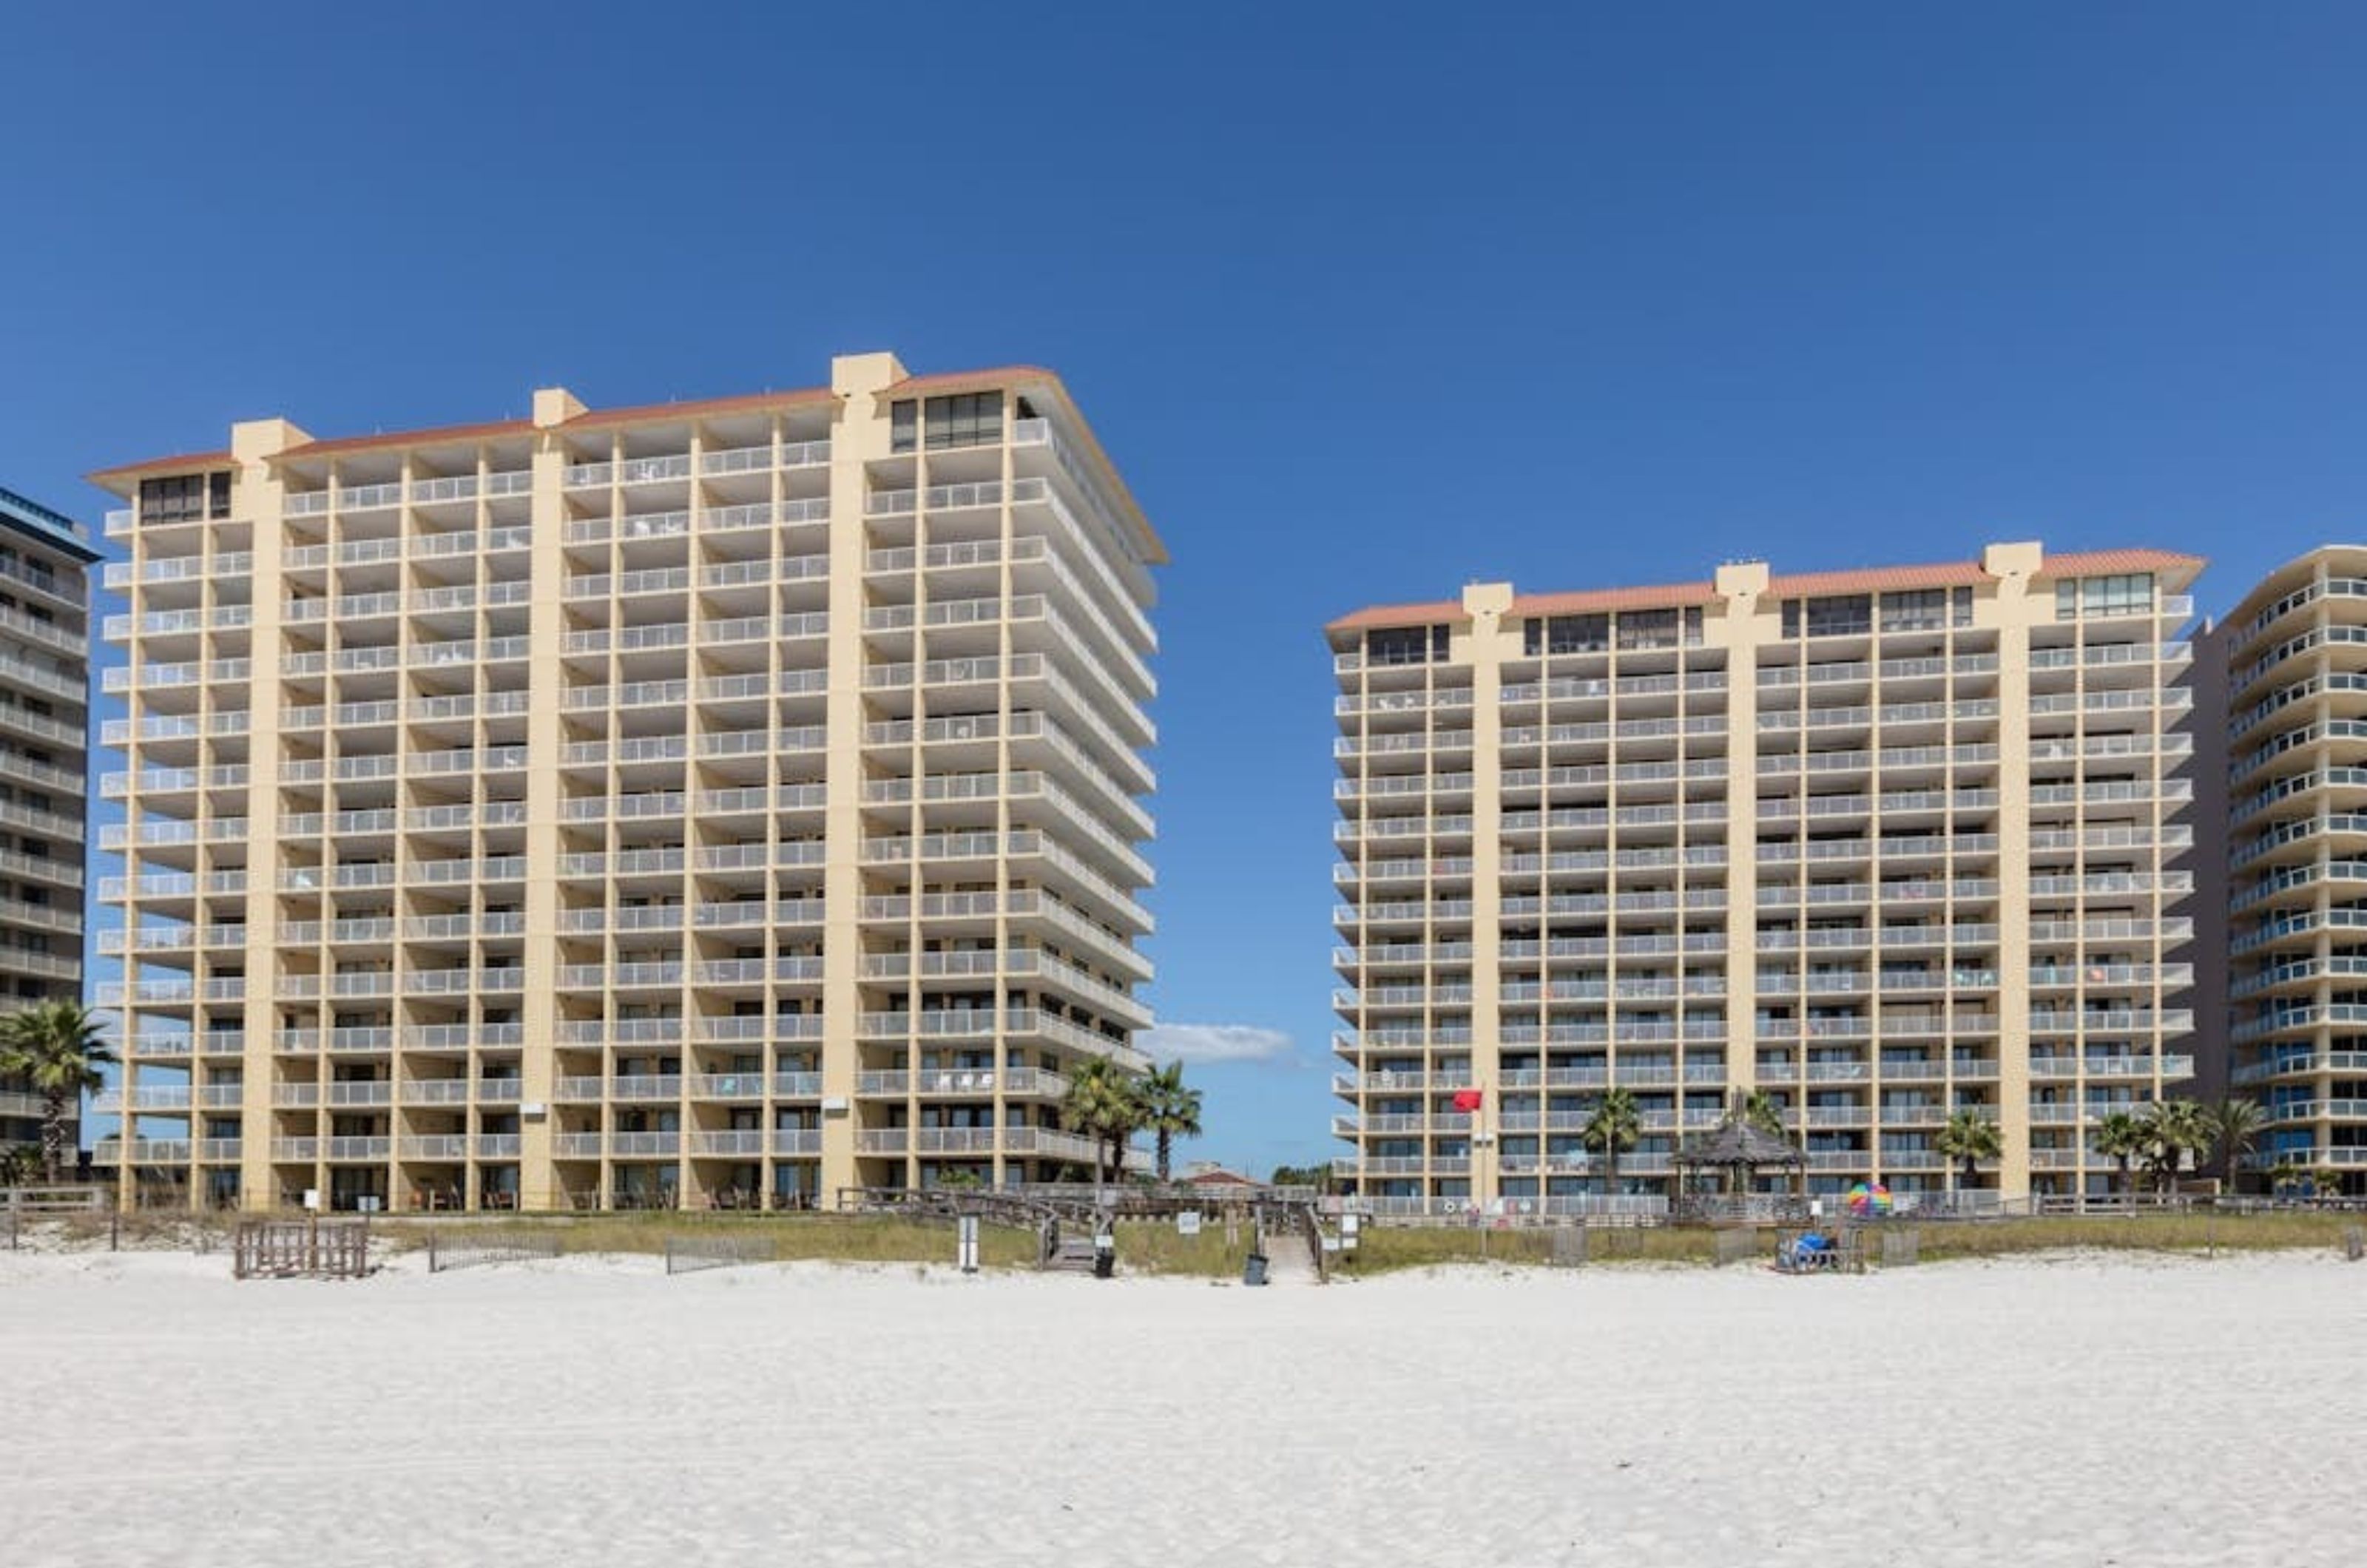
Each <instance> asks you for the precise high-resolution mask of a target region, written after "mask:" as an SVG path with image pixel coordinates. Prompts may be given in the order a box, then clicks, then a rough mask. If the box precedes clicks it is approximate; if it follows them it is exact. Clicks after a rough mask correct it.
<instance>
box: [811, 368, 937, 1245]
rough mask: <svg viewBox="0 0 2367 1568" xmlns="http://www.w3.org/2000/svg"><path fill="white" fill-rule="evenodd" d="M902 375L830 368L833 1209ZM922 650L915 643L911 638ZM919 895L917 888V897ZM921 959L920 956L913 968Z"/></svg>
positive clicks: (828, 959) (838, 1182) (857, 992)
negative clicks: (884, 525)
mask: <svg viewBox="0 0 2367 1568" xmlns="http://www.w3.org/2000/svg"><path fill="white" fill-rule="evenodd" d="M903 378H904V367H903V366H901V365H900V364H899V363H898V362H897V360H896V356H895V355H892V354H861V355H840V356H839V357H838V358H836V359H833V360H832V361H831V367H830V384H831V390H832V391H833V392H835V393H837V394H838V398H839V407H838V412H837V417H836V419H835V421H834V422H833V423H832V427H831V437H830V440H831V446H830V637H829V649H830V651H829V659H830V674H829V684H828V685H827V686H826V687H825V688H824V695H823V702H824V710H823V711H824V718H823V723H824V725H825V726H826V727H827V728H828V730H829V763H828V771H827V773H826V775H825V778H824V781H823V784H822V822H823V829H822V833H823V839H824V843H823V863H822V948H821V953H822V959H821V998H822V1001H821V1011H822V1039H821V1096H822V1113H821V1187H820V1189H819V1190H818V1192H817V1194H816V1197H817V1199H818V1200H819V1201H821V1203H823V1204H825V1205H829V1204H832V1203H834V1202H835V1201H836V1199H837V1194H838V1190H839V1189H840V1188H843V1187H852V1186H854V1185H855V1070H856V1066H857V1058H858V1055H859V1052H858V1050H857V1047H856V1041H857V1039H858V1031H859V1027H860V1023H861V1018H862V988H861V981H862V976H863V721H864V709H863V610H864V592H863V566H864V554H865V551H864V537H865V529H864V523H863V506H864V502H865V499H866V494H867V492H868V489H869V482H868V479H867V477H866V468H865V465H866V463H869V462H871V461H872V460H874V459H876V458H881V457H887V456H888V455H889V451H888V442H889V418H888V410H889V402H890V400H889V399H888V398H886V397H884V396H882V395H881V394H883V393H884V392H885V391H886V390H887V389H889V387H892V386H894V385H895V384H896V383H897V382H899V381H900V380H902V379H903ZM915 641H916V645H917V642H918V639H917V638H916V639H915ZM913 897H914V898H915V899H916V900H917V899H918V897H920V894H919V890H918V888H917V887H916V888H915V889H914V891H913ZM919 962H920V960H919V955H918V954H915V955H914V957H913V963H914V964H918V963H919Z"/></svg>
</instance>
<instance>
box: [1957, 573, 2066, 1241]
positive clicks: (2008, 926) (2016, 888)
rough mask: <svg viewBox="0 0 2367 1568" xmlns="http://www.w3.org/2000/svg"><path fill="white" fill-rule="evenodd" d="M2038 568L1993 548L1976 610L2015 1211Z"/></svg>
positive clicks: (2003, 1192)
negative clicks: (1993, 793)
mask: <svg viewBox="0 0 2367 1568" xmlns="http://www.w3.org/2000/svg"><path fill="white" fill-rule="evenodd" d="M2040 566H2041V556H2040V552H2039V547H2038V546H2036V545H2034V544H2012V545H1991V546H1989V547H1988V548H1987V549H1986V550H1984V551H1983V552H1982V555H1981V567H1982V570H1985V571H1986V572H1988V574H1989V576H1991V577H1993V578H1995V579H1996V580H1997V588H1996V592H1995V596H1994V597H1984V598H1976V600H1975V602H1974V615H1975V623H1974V624H1975V625H1976V626H1977V625H1978V624H1980V623H1979V616H1980V615H1981V613H1982V611H1984V610H1987V611H1988V612H1989V613H1990V615H1992V616H1994V623H1993V624H1994V625H1995V626H1997V634H1998V944H1997V962H1998V1131H1999V1134H2000V1135H2001V1136H2002V1139H2003V1142H2004V1150H2003V1153H2002V1154H2001V1156H2000V1157H1999V1160H1998V1190H1999V1196H2000V1197H2001V1198H2002V1199H2004V1200H2005V1201H2008V1202H2013V1201H2019V1200H2022V1199H2026V1198H2028V1197H2029V1196H2030V923H2031V912H2030V627H2031V624H2032V623H2033V621H2035V620H2039V619H2043V618H2051V617H2052V616H2053V615H2054V613H2055V609H2054V604H2053V601H2052V599H2051V597H2049V595H2050V594H2051V592H2052V590H2051V589H2050V590H2047V591H2046V592H2035V591H2034V590H2033V583H2032V581H2031V580H2032V578H2033V576H2034V575H2035V574H2036V573H2037V572H2038V570H2040ZM2082 772H2084V770H2082ZM1950 907H1951V908H1952V909H1953V908H1954V904H1953V901H1952V902H1951V906H1950ZM2077 908H2078V910H2079V912H2080V913H2079V918H2084V916H2085V909H2086V906H2085V904H2084V903H2082V904H2080V905H2078V906H2077Z"/></svg>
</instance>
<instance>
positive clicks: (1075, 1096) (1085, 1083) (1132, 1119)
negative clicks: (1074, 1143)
mask: <svg viewBox="0 0 2367 1568" xmlns="http://www.w3.org/2000/svg"><path fill="white" fill-rule="evenodd" d="M1060 1115H1061V1118H1062V1119H1063V1120H1064V1121H1066V1122H1068V1123H1069V1125H1070V1126H1071V1127H1074V1128H1075V1129H1077V1130H1078V1131H1079V1132H1081V1133H1083V1134H1085V1135H1086V1136H1088V1137H1090V1138H1092V1139H1093V1141H1094V1142H1095V1143H1096V1144H1097V1145H1100V1147H1099V1149H1098V1150H1097V1151H1096V1152H1097V1153H1098V1154H1099V1155H1100V1156H1101V1157H1100V1158H1098V1159H1096V1160H1095V1161H1094V1164H1093V1179H1094V1180H1095V1181H1097V1182H1098V1181H1103V1180H1109V1181H1116V1180H1119V1179H1122V1178H1123V1177H1124V1175H1125V1172H1126V1141H1127V1139H1128V1138H1130V1137H1132V1136H1133V1135H1134V1130H1135V1129H1136V1128H1137V1127H1139V1126H1140V1125H1142V1117H1143V1106H1142V1095H1141V1092H1140V1090H1139V1089H1138V1086H1137V1084H1136V1082H1135V1079H1134V1077H1133V1075H1131V1074H1129V1073H1128V1072H1127V1070H1126V1069H1125V1068H1124V1067H1121V1066H1118V1065H1117V1064H1116V1062H1113V1061H1111V1060H1110V1059H1109V1058H1108V1057H1107V1056H1088V1057H1086V1058H1085V1059H1084V1060H1083V1061H1082V1062H1080V1063H1078V1064H1077V1066H1076V1067H1075V1068H1074V1070H1072V1071H1071V1072H1070V1074H1069V1094H1068V1098H1067V1099H1066V1100H1062V1101H1061V1102H1060Z"/></svg>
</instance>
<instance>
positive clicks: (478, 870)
mask: <svg viewBox="0 0 2367 1568" xmlns="http://www.w3.org/2000/svg"><path fill="white" fill-rule="evenodd" d="M99 478H100V480H101V482H103V483H105V484H106V485H108V487H109V488H111V489H113V490H114V491H117V492H118V493H119V494H120V495H122V496H123V497H125V498H126V499H127V500H129V501H130V502H131V505H130V509H129V510H128V511H125V512H122V513H116V514H114V515H112V516H111V517H110V518H109V519H108V533H109V534H110V536H114V537H117V538H119V539H120V540H121V541H123V543H124V544H125V545H126V547H128V548H129V550H130V561H129V562H128V563H126V564H124V565H122V566H121V567H119V568H118V569H117V571H116V576H117V577H118V579H119V581H120V583H121V585H122V587H123V589H124V591H125V592H127V593H128V594H129V596H130V613H129V614H127V615H121V616H118V617H115V618H113V619H112V620H111V621H110V622H109V623H108V636H109V637H111V638H113V639H114V640H116V641H118V642H119V643H120V644H122V645H123V646H124V647H125V649H127V650H128V653H129V660H128V662H129V670H128V671H125V672H124V673H125V677H126V678H125V680H124V682H123V688H122V689H123V694H124V698H125V701H126V703H127V705H128V706H129V710H130V711H129V716H127V717H126V718H124V719H123V720H122V721H120V722H119V724H116V725H114V726H111V727H110V728H109V732H108V736H107V739H108V742H109V743H110V744H114V745H117V746H120V747H121V748H123V750H125V752H126V754H127V755H128V758H129V762H130V765H129V768H128V770H127V771H126V772H123V773H117V774H113V775H110V776H109V777H108V780H107V784H106V787H107V793H108V795H109V796H111V797H113V798H115V799H119V800H120V801H121V802H122V803H123V807H124V814H125V821H124V824H123V826H122V827H121V829H119V830H117V831H116V832H115V833H114V834H113V835H112V840H113V843H114V845H115V847H119V848H120V849H121V850H122V852H123V853H124V855H125V858H126V864H125V868H124V874H123V875H121V876H119V877H115V878H111V879H109V880H108V882H107V884H106V886H105V889H104V896H105V900H106V902H107V903H108V905H109V906H111V907H112V908H115V909H117V910H118V911H119V913H120V927H121V929H120V930H119V931H116V932H113V933H111V934H110V936H109V939H108V940H109V942H110V944H111V950H112V951H115V952H118V953H120V954H121V955H122V958H123V964H124V977H123V980H122V982H121V985H120V987H119V995H117V996H115V997H111V998H106V999H110V1000H117V1001H119V1003H120V1005H122V1006H123V1007H124V1008H125V1010H127V1013H128V1015H129V1019H130V1028H129V1037H130V1052H129V1054H130V1063H129V1066H128V1070H127V1072H126V1075H125V1077H126V1082H125V1085H124V1088H123V1089H122V1091H121V1097H120V1099H119V1101H118V1102H117V1103H118V1104H119V1106H121V1107H122V1108H124V1110H125V1113H126V1114H127V1116H128V1117H129V1118H130V1122H128V1123H127V1128H128V1130H127V1133H126V1135H125V1136H123V1137H122V1138H120V1139H119V1140H114V1141H111V1142H109V1143H108V1144H106V1145H102V1147H101V1151H100V1152H101V1156H102V1158H103V1159H107V1160H110V1161H112V1162H113V1163H114V1165H115V1166H116V1167H117V1168H118V1169H119V1171H120V1174H121V1179H122V1181H123V1184H124V1191H125V1194H126V1196H127V1197H129V1196H132V1195H134V1194H135V1193H136V1192H145V1191H151V1190H155V1191H162V1192H163V1193H164V1194H165V1195H167V1196H168V1197H178V1196H179V1195H180V1193H181V1191H182V1190H184V1189H185V1190H186V1191H187V1195H188V1196H189V1197H190V1198H191V1200H192V1201H214V1202H231V1201H236V1202H240V1203H243V1204H245V1205H248V1206H264V1205H270V1204H274V1203H284V1202H289V1201H300V1198H301V1195H302V1194H303V1193H304V1192H306V1191H316V1192H318V1193H320V1194H321V1195H322V1199H323V1202H324V1203H326V1204H328V1205H330V1206H333V1207H338V1208H350V1207H356V1206H361V1205H363V1204H364V1203H365V1202H366V1201H369V1200H376V1201H379V1202H382V1203H384V1204H386V1205H387V1206H389V1207H392V1208H403V1207H410V1206H415V1205H424V1204H430V1203H433V1204H445V1203H459V1204H464V1205H467V1206H470V1207H480V1206H509V1205H513V1204H515V1205H521V1206H524V1207H527V1208H532V1209H541V1208H555V1207H564V1206H568V1205H575V1206H589V1205H594V1204H601V1203H606V1204H610V1205H628V1204H674V1203H677V1202H679V1203H684V1204H700V1205H704V1204H708V1203H727V1204H728V1203H750V1202H758V1201H768V1202H774V1203H780V1202H785V1201H832V1200H833V1199H834V1198H835V1197H836V1195H837V1194H838V1192H839V1191H840V1190H843V1189H846V1188H850V1187H865V1186H903V1185H908V1184H920V1183H925V1182H930V1181H934V1180H938V1179H945V1178H946V1177H949V1176H952V1175H954V1174H955V1173H957V1172H959V1173H963V1174H966V1175H968V1176H970V1177H974V1178H975V1179H978V1180H980V1181H981V1182H987V1183H993V1184H1002V1183H1009V1182H1016V1181H1021V1180H1031V1179H1045V1178H1050V1177H1052V1176H1055V1175H1056V1174H1059V1172H1060V1171H1062V1170H1063V1168H1071V1167H1074V1168H1082V1167H1083V1166H1084V1165H1085V1163H1086V1162H1088V1161H1089V1160H1090V1159H1091V1158H1092V1156H1093V1149H1092V1145H1091V1144H1090V1142H1089V1141H1088V1140H1087V1139H1085V1138H1083V1137H1081V1136H1078V1135H1076V1134H1071V1133H1069V1132H1066V1131H1062V1130H1061V1129H1060V1127H1059V1104H1060V1100H1061V1097H1062V1094H1063V1093H1064V1091H1065V1089H1066V1084H1067V1079H1066V1077H1064V1075H1065V1074H1066V1073H1067V1072H1068V1071H1069V1070H1070V1067H1071V1066H1072V1065H1073V1064H1075V1063H1077V1062H1079V1061H1080V1060H1082V1059H1084V1058H1087V1057H1091V1056H1109V1057H1114V1058H1116V1059H1118V1060H1120V1061H1122V1062H1125V1063H1127V1064H1129V1065H1139V1064H1140V1060H1141V1059H1140V1057H1139V1055H1138V1051H1137V1049H1136V1048H1135V1047H1134V1046H1133V1045H1132V1044H1130V1043H1129V1040H1130V1037H1131V1036H1132V1035H1133V1034H1134V1032H1136V1031H1137V1030H1139V1029H1141V1028H1143V1027H1145V1026H1146V1025H1147V1024H1148V1022H1149V1017H1148V1014H1147V1011H1146V1010H1145V1008H1144V1006H1143V1004H1142V1003H1141V1002H1140V1001H1139V1000H1138V999H1137V997H1136V994H1135V993H1136V990H1137V987H1138V986H1140V985H1141V984H1142V983H1143V982H1145V981H1146V980H1147V979H1148V978H1149V977H1150V965H1149V964H1147V963H1145V961H1144V960H1143V958H1142V957H1141V955H1140V953H1138V942H1139V941H1140V939H1141V938H1142V937H1143V936H1145V935H1146V934H1147V933H1148V932H1149V931H1150V918H1149V917H1148V915H1146V914H1145V912H1144V910H1143V908H1142V907H1141V905H1140V904H1139V903H1138V901H1137V895H1138V893H1139V891H1140V890H1141V889H1142V888H1143V887H1144V886H1147V885H1148V884H1149V883H1150V866H1149V865H1148V864H1147V863H1146V862H1145V861H1144V858H1143V855H1142V852H1141V850H1140V848H1139V847H1138V846H1139V845H1140V844H1141V843H1142V842H1143V841H1144V840H1148V839H1149V838H1150V834H1151V823H1150V817H1149V815H1148V814H1147V812H1146V811H1145V810H1144V808H1143V806H1142V804H1141V799H1142V797H1143V796H1146V795H1149V793H1150V788H1151V775H1150V770H1149V769H1148V768H1147V767H1146V766H1145V765H1144V762H1143V760H1142V755H1141V753H1142V751H1143V750H1144V748H1146V747H1147V746H1148V745H1149V744H1150V741H1151V739H1152V731H1151V726H1150V721H1149V719H1148V718H1147V717H1146V716H1145V714H1144V706H1145V705H1146V704H1147V703H1148V702H1149V700H1150V696H1151V694H1152V682H1151V677H1150V671H1149V669H1148V667H1147V664H1146V660H1147V658H1148V656H1149V655H1150V652H1151V649H1152V647H1153V638H1152V634H1151V628H1150V621H1149V619H1148V617H1147V614H1146V611H1147V609H1148V607H1149V605H1150V603H1151V597H1152V594H1151V581H1150V569H1151V568H1152V567H1153V566H1155V565H1157V564H1159V563H1160V562H1161V561H1162V560H1163V559H1164V555H1163V553H1162V550H1161V546H1160V543H1159V540H1158V538H1157V537H1156V536H1155V535H1154V534H1153V533H1152V531H1151V529H1150V526H1149V525H1148V524H1147V523H1146V522H1145V521H1144V519H1143V516H1142V514H1141V513H1140V512H1139V511H1138V509H1137V507H1136V505H1135V503H1134V502H1133V500H1132V499H1131V498H1130V496H1129V495H1128V493H1127V489H1126V486H1125V484H1124V483H1123V482H1122V481H1121V480H1120V479H1119V478H1118V476H1117V474H1116V471H1115V470H1114V469H1113V468H1111V466H1110V464H1109V462H1108V460H1107V459H1106V458H1105V457H1104V455H1103V453H1102V450H1101V448H1100V446H1098V445H1097V444H1096V442H1095V441H1094V439H1093V434H1092V432H1091V431H1090V430H1089V429H1088V428H1087V426H1086V424H1085V423H1084V420H1083V418H1082V415H1081V414H1079V412H1077V410H1076V408H1075V406H1074V405H1073V404H1072V403H1071V402H1070V400H1069V397H1068V395H1067V394H1066V392H1065V391H1064V390H1063V389H1062V388H1061V386H1060V383H1059V380H1058V379H1057V378H1054V377H1053V376H1051V375H1050V374H1048V373H1047V372H1044V371H1040V370H1033V369H1008V370H995V371H986V372H981V373H979V374H975V375H957V376H926V377H918V378H915V377H911V376H908V375H907V374H906V373H905V372H904V370H903V368H902V367H900V365H898V364H897V362H896V361H895V359H894V358H892V357H891V356H889V355H858V356H851V357H845V358H841V359H838V360H836V361H835V362H834V363H833V365H832V375H831V384H830V385H829V386H828V387H824V388H818V389H813V390H810V391H795V392H783V393H764V394H759V395H755V396H750V397H741V398H730V399H724V400H718V401H712V402H697V403H672V404H663V405H658V406H653V407H647V408H630V409H617V410H591V409H586V408H585V407H583V405H582V404H581V403H579V402H578V401H577V400H575V399H574V398H572V397H571V396H570V395H569V394H568V393H566V392H564V391H560V390H545V391H540V392H538V393H536V394H535V397H534V408H533V416H532V417H531V418H529V419H520V420H512V421H504V422H502V423H492V424H479V425H466V426H459V427H454V428H448V429H440V430H422V431H413V432H408V433H404V434H394V435H376V436H365V437H359V438H352V439H341V440H325V441H316V440H313V439H312V438H311V437H310V436H309V435H307V434H305V433H304V432H302V431H300V430H298V429H297V428H295V427H294V426H293V425H290V424H289V423H286V422H284V421H280V420H266V421H260V422H256V423H244V424H240V425H237V426H235V427H233V429H232V433H231V443H230V447H229V449H228V450H226V451H221V452H212V453H205V454H200V455H198V456H195V457H176V458H167V459H164V460H161V461H157V462H153V463H142V464H137V465H134V466H131V467H128V468H119V469H115V470H111V471H110V472H108V474H105V475H102V476H99Z"/></svg>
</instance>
